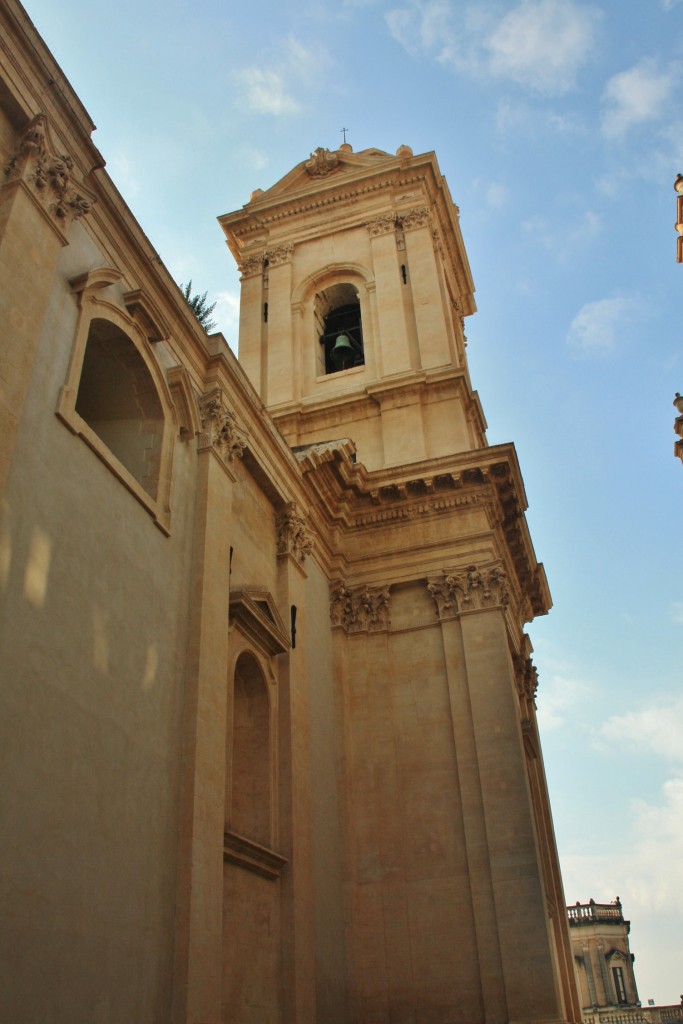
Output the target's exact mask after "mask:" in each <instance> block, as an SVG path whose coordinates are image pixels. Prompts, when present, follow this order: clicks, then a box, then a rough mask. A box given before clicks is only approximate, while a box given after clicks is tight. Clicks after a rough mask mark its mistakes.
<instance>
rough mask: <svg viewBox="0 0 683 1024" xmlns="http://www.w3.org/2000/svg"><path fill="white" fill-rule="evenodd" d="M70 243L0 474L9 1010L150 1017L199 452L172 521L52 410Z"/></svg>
mask: <svg viewBox="0 0 683 1024" xmlns="http://www.w3.org/2000/svg"><path fill="white" fill-rule="evenodd" d="M62 251H63V258H62V259H61V261H60V265H59V266H58V270H57V275H56V278H55V283H54V287H53V291H52V294H51V297H50V301H49V306H48V312H47V316H46V319H45V323H44V326H43V330H42V336H41V339H40V344H39V346H38V348H37V353H36V361H35V365H34V368H33V373H32V375H31V384H30V400H29V402H28V403H27V405H26V407H25V409H24V413H23V417H22V421H21V430H20V432H19V434H18V437H17V442H16V448H15V452H14V461H13V465H12V470H11V472H10V475H9V478H8V483H7V488H6V491H5V501H6V520H5V527H4V529H5V531H6V532H5V539H4V545H5V553H6V562H5V566H6V570H5V571H6V575H5V577H4V579H3V581H2V584H3V585H2V595H1V597H2V606H3V607H2V617H1V621H2V627H1V628H2V636H1V638H0V649H2V651H3V673H2V674H3V680H4V684H3V697H4V699H5V700H6V701H7V705H6V707H5V711H4V712H3V715H2V717H1V721H2V729H3V733H4V736H3V738H2V740H1V741H0V742H1V743H2V747H3V749H4V750H5V751H6V752H7V753H8V754H9V755H10V756H9V757H8V760H7V765H6V768H5V771H4V785H3V787H2V801H3V804H4V808H3V811H2V817H3V821H4V823H5V828H6V830H7V833H6V834H7V835H8V836H11V841H10V843H9V844H7V846H6V848H5V852H6V854H7V853H8V854H9V856H10V860H9V863H8V865H6V867H5V872H4V877H5V879H6V885H7V889H6V893H7V897H6V901H5V912H4V922H5V926H6V927H8V928H9V933H10V934H11V942H10V943H9V944H8V945H7V946H6V947H5V948H6V953H7V955H6V956H5V957H4V958H3V966H4V971H5V972H6V974H5V979H4V984H2V985H0V988H1V989H2V991H3V996H2V997H1V998H2V1002H3V1006H2V1011H1V1012H0V1016H2V1017H3V1019H7V1020H12V1021H16V1022H20V1021H26V1022H28V1021H34V1020H39V1019H51V1020H55V1021H57V1020H59V1021H66V1020H69V1021H72V1022H74V1024H77V1022H79V1021H83V1022H84V1024H85V1022H91V1021H92V1020H93V1019H97V1017H98V1016H99V1017H100V1018H101V1019H103V1020H115V1019H117V1020H118V1019H120V1020H123V1019H125V1018H128V1019H135V1020H139V1021H144V1020H149V1021H152V1020H158V1019H167V1017H168V1014H169V1013H170V991H171V978H172V957H173V928H174V891H175V870H176V843H177V803H178V780H179V764H178V750H179V737H180V718H181V709H182V680H183V673H184V667H185V666H184V661H185V646H186V639H187V632H186V622H187V608H188V587H187V585H188V572H189V555H190V552H189V547H188V539H189V537H190V533H191V525H192V513H193V497H192V485H193V460H192V458H189V457H188V453H187V449H186V447H185V446H183V445H182V444H178V445H177V451H176V456H175V461H174V484H175V487H174V507H173V531H172V534H171V536H170V537H167V536H165V535H164V534H163V533H162V532H161V531H160V530H159V529H158V528H157V526H156V525H155V523H154V521H153V519H152V518H151V516H150V514H149V512H148V511H147V510H146V509H145V508H143V507H142V506H141V505H140V504H139V503H138V502H137V501H136V500H135V498H134V497H133V496H132V495H131V493H130V492H129V491H128V490H127V489H126V488H125V487H124V486H123V485H122V483H121V481H120V480H119V479H117V478H116V476H114V475H113V473H112V472H111V471H110V469H109V468H108V467H107V466H106V465H105V464H104V463H103V462H102V461H101V460H100V459H99V458H98V457H97V456H96V454H95V453H94V451H93V450H92V449H91V448H90V447H89V446H88V445H86V444H85V443H84V441H83V440H82V439H81V438H80V437H78V436H76V435H74V434H73V433H71V432H70V431H69V430H68V429H67V427H66V426H65V425H64V424H63V423H62V422H61V421H60V420H59V419H58V418H57V417H56V415H55V409H56V406H57V400H58V396H59V391H60V388H61V387H62V385H63V383H64V380H65V378H66V373H67V367H68V361H69V354H70V351H71V345H72V342H73V334H74V329H75V323H76V315H77V307H76V302H75V299H74V296H72V295H71V294H70V292H69V287H68V284H67V278H68V277H69V276H70V275H71V272H72V269H73V267H74V266H80V267H82V266H83V265H86V266H87V264H88V262H89V261H90V260H92V259H93V256H94V253H93V247H92V245H91V244H90V245H79V239H78V238H75V239H74V242H73V243H72V246H71V247H69V248H68V249H64V250H62ZM98 258H99V259H102V257H101V256H100V257H98ZM27 810H28V811H29V813H27Z"/></svg>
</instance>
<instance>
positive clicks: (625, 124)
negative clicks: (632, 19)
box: [602, 58, 680, 138]
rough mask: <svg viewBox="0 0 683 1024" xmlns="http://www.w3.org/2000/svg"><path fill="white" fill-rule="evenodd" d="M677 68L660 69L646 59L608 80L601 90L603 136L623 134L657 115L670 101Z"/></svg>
mask: <svg viewBox="0 0 683 1024" xmlns="http://www.w3.org/2000/svg"><path fill="white" fill-rule="evenodd" d="M679 78H680V67H679V65H677V64H671V65H669V67H668V68H667V69H665V70H660V69H659V67H658V65H657V62H656V61H655V60H652V59H650V58H646V59H645V60H642V61H640V63H639V64H636V65H635V67H632V68H629V69H628V70H627V71H620V72H619V74H618V75H614V76H613V77H612V78H610V80H609V81H608V83H607V85H606V86H605V91H604V93H603V112H602V130H603V133H604V135H605V136H607V138H617V137H619V136H622V135H625V134H626V132H628V131H629V130H630V129H632V128H634V127H635V126H636V125H641V124H644V123H645V122H647V121H654V120H657V119H658V118H661V117H663V116H664V114H666V113H667V112H668V110H667V104H669V103H670V104H671V106H672V108H673V106H674V104H673V93H674V89H675V87H676V84H677V82H678V80H679Z"/></svg>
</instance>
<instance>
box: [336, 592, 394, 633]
mask: <svg viewBox="0 0 683 1024" xmlns="http://www.w3.org/2000/svg"><path fill="white" fill-rule="evenodd" d="M390 597H391V595H390V592H389V587H368V586H364V587H354V588H353V590H349V588H348V587H347V586H346V584H345V583H344V582H343V581H342V580H340V581H339V582H338V583H335V584H333V586H332V588H331V590H330V619H331V621H332V625H333V626H341V627H342V629H344V630H345V631H346V632H347V633H379V632H383V631H386V630H387V629H389V626H390V624H391V622H390V618H389V601H390Z"/></svg>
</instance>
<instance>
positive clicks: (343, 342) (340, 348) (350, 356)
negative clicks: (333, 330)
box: [330, 334, 355, 370]
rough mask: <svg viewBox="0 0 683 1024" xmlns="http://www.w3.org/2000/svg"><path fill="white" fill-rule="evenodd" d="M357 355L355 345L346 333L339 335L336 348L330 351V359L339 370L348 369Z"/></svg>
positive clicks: (335, 344)
mask: <svg viewBox="0 0 683 1024" xmlns="http://www.w3.org/2000/svg"><path fill="white" fill-rule="evenodd" d="M354 357H355V351H354V347H353V345H352V344H351V340H350V338H349V337H348V335H346V334H340V335H338V336H337V340H336V341H335V343H334V348H333V349H332V351H331V352H330V359H331V361H332V363H333V364H334V366H335V367H336V369H337V370H347V369H348V368H349V366H351V363H352V362H353V360H354Z"/></svg>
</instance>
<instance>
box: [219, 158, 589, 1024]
mask: <svg viewBox="0 0 683 1024" xmlns="http://www.w3.org/2000/svg"><path fill="white" fill-rule="evenodd" d="M220 222H221V224H222V227H223V229H224V231H225V234H226V236H227V239H228V244H229V246H230V249H231V251H232V253H233V255H234V257H235V259H236V260H237V262H238V264H239V267H240V270H241V274H242V300H241V314H240V337H239V359H240V362H241V364H242V366H243V367H244V369H245V370H246V373H247V375H248V376H249V377H250V379H251V381H252V383H253V385H254V386H255V388H256V390H257V391H258V393H259V395H260V397H261V399H262V401H263V403H264V404H265V406H266V408H267V410H268V413H269V415H270V417H272V419H273V420H274V421H275V423H276V424H277V426H278V428H279V431H280V433H281V434H282V435H283V436H284V438H285V439H286V441H287V442H288V444H289V445H290V447H291V448H292V449H294V452H295V456H296V465H295V467H294V468H295V469H296V471H297V474H298V475H297V481H298V483H299V484H300V486H301V499H300V500H301V509H300V511H301V515H300V517H299V520H300V526H301V529H302V530H304V527H305V526H306V525H308V526H310V528H311V531H312V536H313V537H314V538H315V539H314V543H313V544H312V547H313V551H312V554H311V557H310V558H309V559H308V561H307V563H306V578H305V580H303V582H300V583H298V584H297V585H298V586H299V588H300V589H299V593H300V597H299V598H298V600H297V602H296V603H297V606H298V619H297V623H300V624H301V630H302V634H303V635H304V636H305V637H306V638H307V639H306V640H305V641H303V642H302V643H301V644H300V645H299V646H298V647H297V649H296V652H295V653H294V654H293V655H292V657H293V659H294V664H295V665H296V664H297V662H296V659H299V662H298V664H301V663H302V662H303V661H304V660H305V661H306V665H307V675H303V674H302V675H301V676H299V677H298V676H297V675H296V671H295V668H290V670H289V671H290V676H289V677H288V680H289V682H288V685H289V691H288V692H290V693H292V692H294V689H293V688H294V687H295V684H297V685H298V686H299V688H300V689H299V690H298V691H296V692H297V694H298V697H297V700H298V703H297V707H301V706H305V702H306V701H308V702H309V707H310V709H311V710H310V714H309V715H308V717H307V719H306V722H307V725H305V726H303V727H302V729H301V730H300V731H299V732H298V733H297V734H296V736H295V735H294V731H293V730H292V743H293V744H294V742H295V741H296V743H297V744H302V745H303V746H305V747H306V749H307V750H309V751H310V758H311V760H310V771H308V774H307V775H306V778H307V780H308V782H309V784H310V785H309V786H308V788H307V787H306V786H303V785H302V786H299V789H298V791H297V792H298V793H299V794H302V793H303V794H304V796H305V797H306V800H308V799H309V797H310V819H305V818H304V817H302V818H301V819H300V820H302V821H304V822H305V823H304V824H303V825H302V826H301V827H302V834H304V835H305V836H306V838H307V840H308V839H310V846H311V857H310V861H307V860H305V858H304V867H303V868H302V867H301V858H300V859H299V861H298V862H297V852H296V850H295V851H294V853H293V854H292V862H291V864H289V865H288V867H287V868H286V869H285V870H284V871H283V878H288V877H290V874H289V873H291V877H296V875H297V863H298V864H299V878H301V877H302V876H303V877H304V878H306V879H307V878H308V871H309V865H310V872H311V877H312V879H313V883H312V892H313V895H312V896H311V897H310V899H309V898H308V897H306V898H305V899H301V898H299V897H298V896H297V897H296V898H294V897H293V899H295V904H296V908H297V912H298V913H300V914H304V913H305V912H306V910H307V908H308V909H310V913H311V917H312V918H313V919H314V926H312V927H311V928H309V929H308V930H307V931H306V930H304V934H305V937H307V938H306V941H308V943H309V945H308V946H305V944H304V945H302V946H300V947H299V950H305V949H308V950H309V953H310V959H309V961H308V962H309V963H312V962H315V968H314V970H313V969H312V973H313V974H314V975H315V1003H316V1015H315V1018H314V1017H313V1015H312V1014H309V1015H306V1013H302V1015H301V1016H300V1017H296V1022H297V1024H298V1022H299V1021H301V1024H303V1022H304V1021H306V1024H311V1022H312V1021H313V1020H314V1019H315V1020H316V1021H320V1022H323V1021H324V1022H325V1024H351V1022H353V1024H389V1022H390V1021H405V1022H408V1021H410V1022H411V1024H418V1022H420V1024H445V1022H446V1021H448V1022H449V1024H508V1022H515V1024H559V1022H568V1021H578V1020H580V1006H579V1002H578V996H577V991H576V980H575V977H574V968H573V961H572V954H571V946H570V941H569V929H568V925H567V919H566V915H565V901H564V894H563V891H562V881H561V877H560V871H559V863H558V857H557V850H556V847H555V841H554V836H553V829H552V820H551V815H550V805H549V800H548V794H547V789H546V783H545V774H544V769H543V758H542V753H541V748H540V741H539V737H538V730H537V725H536V704H535V695H536V673H535V669H534V667H533V663H532V661H531V651H532V648H531V644H530V641H529V638H528V637H527V635H526V633H525V632H524V627H525V624H526V623H527V622H529V621H531V620H532V619H533V618H534V617H535V616H536V615H543V614H545V613H546V612H547V611H548V610H549V608H550V606H551V600H550V593H549V591H548V586H547V582H546V578H545V573H544V570H543V566H542V565H541V564H540V563H539V562H537V560H536V556H535V552H534V548H533V545H532V542H531V537H530V535H529V530H528V527H527V523H526V519H525V515H524V513H525V510H526V497H525V493H524V485H523V482H522V476H521V472H520V469H519V464H518V462H517V456H516V453H515V450H514V447H513V446H512V445H511V444H503V445H494V446H489V445H488V443H487V441H486V437H485V426H486V424H485V421H484V416H483V413H482V410H481V406H480V404H479V399H478V396H477V394H476V392H475V391H473V390H472V386H471V383H470V378H469V371H468V367H467V360H466V355H465V336H464V334H463V323H464V318H465V317H466V316H468V315H469V314H471V313H473V312H474V311H475V305H474V297H473V292H474V286H473V283H472V277H471V274H470V269H469V265H468V261H467V255H466V253H465V248H464V245H463V240H462V236H461V233H460V227H459V223H458V211H457V208H456V206H455V205H454V203H453V201H452V199H451V196H450V193H449V190H448V186H447V184H446V181H445V179H444V178H443V177H442V175H441V173H440V171H439V167H438V164H437V161H436V157H435V155H434V153H426V154H422V155H418V156H416V155H414V154H413V152H412V150H411V149H410V148H409V147H407V146H401V147H400V148H399V149H398V151H397V152H396V155H395V156H391V155H390V154H388V153H384V152H381V151H380V150H377V149H367V150H364V151H362V152H360V153H354V152H353V151H352V149H351V147H350V146H348V145H343V146H341V147H340V149H339V150H337V151H336V152H330V151H329V150H325V149H318V150H316V151H315V153H313V154H312V155H311V157H310V159H308V160H306V161H303V162H302V163H300V164H299V165H298V166H297V167H295V168H294V169H293V170H292V171H290V172H289V174H287V175H285V177H284V178H282V179H281V180H280V181H279V182H278V183H277V184H276V185H274V186H273V187H272V188H271V189H269V190H268V191H266V192H262V191H260V190H258V191H257V192H255V193H254V194H253V195H252V197H251V199H250V201H249V202H248V203H247V204H246V205H245V206H244V207H243V208H242V209H241V210H239V211H237V212H235V213H231V214H227V215H225V216H223V217H221V218H220ZM280 611H281V614H282V615H283V617H284V616H285V614H289V611H290V608H289V607H288V605H287V604H286V605H285V607H284V608H281V609H280ZM297 628H299V626H298V627H297ZM297 680H298V683H297ZM299 722H300V720H299ZM306 729H308V733H306ZM302 733H303V735H302ZM300 934H301V933H300ZM302 941H303V940H302ZM283 950H284V951H285V952H287V951H288V952H289V954H290V955H291V950H292V944H291V942H290V940H289V938H288V939H287V940H286V942H284V941H283ZM294 959H295V962H296V964H297V965H300V964H304V962H305V958H304V956H303V954H302V953H300V952H297V954H296V957H295V958H294ZM302 976H303V975H302ZM301 991H307V989H306V983H305V981H304V980H302V982H301ZM235 1019H237V1018H235ZM241 1019H242V1018H240V1020H241ZM244 1019H247V1018H246V1017H245V1018H244ZM283 1020H286V1021H287V1022H288V1024H289V1022H290V1020H291V1021H294V1020H295V1018H294V1017H293V1016H292V1017H287V1016H286V1015H285V1017H284V1018H283Z"/></svg>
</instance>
